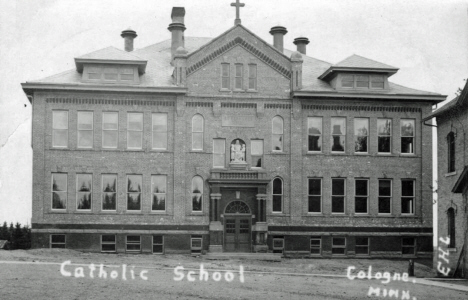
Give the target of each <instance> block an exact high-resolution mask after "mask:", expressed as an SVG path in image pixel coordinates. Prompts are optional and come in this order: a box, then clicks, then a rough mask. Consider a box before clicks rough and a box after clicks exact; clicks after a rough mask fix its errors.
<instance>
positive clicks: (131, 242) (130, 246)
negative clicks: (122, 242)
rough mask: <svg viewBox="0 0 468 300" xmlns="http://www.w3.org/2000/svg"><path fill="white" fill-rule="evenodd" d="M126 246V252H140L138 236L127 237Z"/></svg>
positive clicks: (139, 238)
mask: <svg viewBox="0 0 468 300" xmlns="http://www.w3.org/2000/svg"><path fill="white" fill-rule="evenodd" d="M126 246H127V252H140V250H141V237H140V236H139V235H127V240H126Z"/></svg>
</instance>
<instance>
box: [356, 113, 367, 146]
mask: <svg viewBox="0 0 468 300" xmlns="http://www.w3.org/2000/svg"><path fill="white" fill-rule="evenodd" d="M368 140H369V119H368V118H355V119H354V145H355V146H354V151H355V152H361V153H367V152H368V147H367V146H368Z"/></svg>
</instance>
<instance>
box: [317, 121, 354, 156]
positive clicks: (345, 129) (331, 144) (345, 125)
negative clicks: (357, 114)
mask: <svg viewBox="0 0 468 300" xmlns="http://www.w3.org/2000/svg"><path fill="white" fill-rule="evenodd" d="M337 119H342V120H344V128H343V131H344V133H342V134H333V120H337ZM347 121H348V120H347V118H346V117H331V118H330V125H331V129H330V136H331V141H330V152H331V153H346V142H347V140H346V133H347V130H348V129H347V125H348V124H347ZM335 136H338V137H344V145H343V146H344V147H343V151H333V150H332V149H333V137H335ZM322 148H323V141H322Z"/></svg>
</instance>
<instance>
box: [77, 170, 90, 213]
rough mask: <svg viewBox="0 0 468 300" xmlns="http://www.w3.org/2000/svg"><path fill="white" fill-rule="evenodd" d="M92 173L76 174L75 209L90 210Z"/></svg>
mask: <svg viewBox="0 0 468 300" xmlns="http://www.w3.org/2000/svg"><path fill="white" fill-rule="evenodd" d="M92 182H93V175H91V174H76V209H78V210H91V203H92V199H91V195H92V192H93V188H92V186H93V184H92Z"/></svg>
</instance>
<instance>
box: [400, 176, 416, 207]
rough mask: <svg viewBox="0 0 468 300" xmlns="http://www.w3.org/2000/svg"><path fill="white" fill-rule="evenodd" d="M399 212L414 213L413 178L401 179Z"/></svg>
mask: <svg viewBox="0 0 468 300" xmlns="http://www.w3.org/2000/svg"><path fill="white" fill-rule="evenodd" d="M401 213H402V214H414V180H412V179H404V180H402V181H401Z"/></svg>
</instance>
